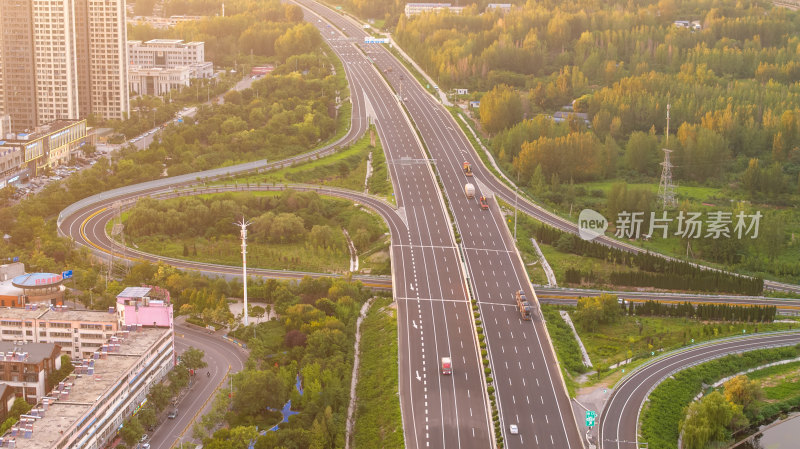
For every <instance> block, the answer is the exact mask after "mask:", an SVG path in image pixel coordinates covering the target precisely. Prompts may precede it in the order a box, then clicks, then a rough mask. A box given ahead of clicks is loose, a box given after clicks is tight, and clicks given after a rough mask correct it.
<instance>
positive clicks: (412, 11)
mask: <svg viewBox="0 0 800 449" xmlns="http://www.w3.org/2000/svg"><path fill="white" fill-rule="evenodd" d="M463 10H464V7H463V6H452V5H451V4H450V3H406V9H405V13H406V17H411V16H415V15H417V14H422V13H426V12H445V11H447V12H451V13H453V14H461V12H462V11H463Z"/></svg>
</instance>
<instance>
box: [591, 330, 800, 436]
mask: <svg viewBox="0 0 800 449" xmlns="http://www.w3.org/2000/svg"><path fill="white" fill-rule="evenodd" d="M798 343H800V332H787V333H780V334H765V335H759V336H751V337H749V338H739V339H732V340H729V341H723V342H716V343H711V344H704V345H698V346H695V347H691V348H688V349H685V350H682V351H680V352H675V353H672V354H668V355H667V356H665V357H663V358H660V359H657V360H655V361H653V362H651V363H650V364H648V365H644V366H642V367H640V368H638V369H637V370H636V371H634V372H633V373H631V374H630V375H629V376H628V377H626V378H625V379H623V381H622V382H621V383H619V384H618V385H617V386H616V387H615V388H614V391H613V392H612V393H611V397H610V398H609V400H608V402H606V406H605V409H604V410H603V412H602V413H601V414H600V416H599V423H598V426H599V428H600V435H599V440H600V447H601V448H603V449H638V448H639V445H638V436H637V428H638V423H639V411H640V410H641V409H642V406H643V405H644V401H645V400H646V399H647V396H648V395H649V394H650V392H651V391H652V389H653V388H655V387H656V386H657V385H658V384H659V383H660V382H661V381H662V380H664V379H666V378H667V377H669V376H670V375H672V374H673V373H674V372H676V371H680V370H682V369H685V368H688V367H690V366H693V365H697V364H699V363H703V362H704V361H707V360H710V359H715V358H719V357H723V356H725V355H728V354H733V353H739V352H746V351H752V350H755V349H763V348H768V347H777V346H791V345H795V344H798Z"/></svg>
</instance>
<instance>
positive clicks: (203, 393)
mask: <svg viewBox="0 0 800 449" xmlns="http://www.w3.org/2000/svg"><path fill="white" fill-rule="evenodd" d="M190 346H192V347H194V348H197V349H200V350H202V351H204V352H205V357H204V360H205V361H206V363H208V367H206V368H204V369H202V370H200V372H199V373H198V375H196V376H194V378H193V379H192V382H193V383H194V384H193V386H192V387H191V388H190V389H189V391H188V393H187V394H186V395H185V396H184V397H183V398H182V400H181V401H180V402H178V404H177V406H176V407H177V409H178V417H177V418H175V419H164V420H163V421H162V422H161V425H160V426H158V427H157V428H156V429H155V431H154V432H153V433H152V435H150V439H149V440H148V443H150V447H151V449H170V448H172V447H175V446H177V445H180V442H181V441H185V442H189V441H191V439H192V429H191V425H192V423H193V421H194V420H195V418H196V417H197V416H199V415H203V414H205V413H206V412H207V411H208V410H209V409H210V408H211V406H212V404H213V399H212V397H213V396H214V393H215V392H216V391H217V387H219V386H220V385H221V384H222V382H223V381H227V379H226V376H227V374H228V371H229V370H230V373H231V374H233V373H237V372H239V371H241V370H242V368H243V367H244V363H245V361H246V360H247V357H248V354H247V352H246V351H244V350H242V349H241V348H239V347H238V346H236V345H234V344H233V343H231V342H229V341H226V340H223V339H221V338H220V337H219V336H216V335H210V334H208V332H206V331H203V330H199V329H197V328H196V327H192V326H191V325H181V324H176V325H175V352H176V353H177V354H178V355H180V354H182V353H183V351H185V350H186V349H188V348H189V347H190ZM206 371H208V372H210V373H211V376H210V377H207V376H206ZM222 387H225V385H222ZM170 407H171V406H168V407H167V410H169V409H170ZM163 414H165V413H162V415H163ZM184 431H185V433H184ZM181 436H182V437H183V438H181Z"/></svg>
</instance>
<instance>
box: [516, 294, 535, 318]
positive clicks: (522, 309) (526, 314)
mask: <svg viewBox="0 0 800 449" xmlns="http://www.w3.org/2000/svg"><path fill="white" fill-rule="evenodd" d="M516 297H517V308H519V313H520V315H522V319H523V320H530V319H531V310H532V309H531V304H530V303H529V302H528V298H526V297H525V292H524V291H522V290H517V293H516Z"/></svg>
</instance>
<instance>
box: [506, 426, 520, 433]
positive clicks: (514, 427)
mask: <svg viewBox="0 0 800 449" xmlns="http://www.w3.org/2000/svg"><path fill="white" fill-rule="evenodd" d="M508 431H509V432H511V435H519V427H517V425H516V424H511V425H510V426H508Z"/></svg>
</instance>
